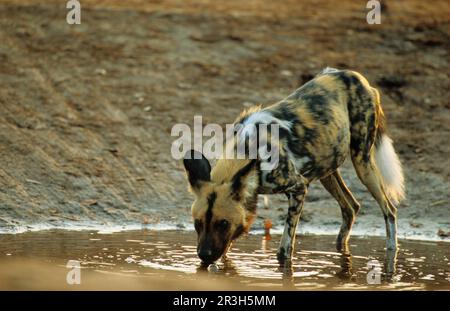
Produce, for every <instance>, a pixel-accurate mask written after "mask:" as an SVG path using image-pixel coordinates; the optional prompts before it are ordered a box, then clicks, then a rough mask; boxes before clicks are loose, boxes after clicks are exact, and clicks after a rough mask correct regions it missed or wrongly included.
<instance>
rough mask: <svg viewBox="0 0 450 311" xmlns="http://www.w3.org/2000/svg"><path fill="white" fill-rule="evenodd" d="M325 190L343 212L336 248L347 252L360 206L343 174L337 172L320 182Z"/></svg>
mask: <svg viewBox="0 0 450 311" xmlns="http://www.w3.org/2000/svg"><path fill="white" fill-rule="evenodd" d="M320 182H321V183H322V185H323V186H324V187H325V189H326V190H327V191H328V192H329V193H330V194H331V195H332V196H333V197H334V198H335V199H336V201H338V203H339V206H340V207H341V212H342V225H341V229H340V230H339V234H338V237H337V241H336V248H337V249H338V250H339V251H341V250H346V249H347V248H348V239H349V236H350V231H351V229H352V226H353V223H354V222H355V217H356V215H357V214H358V211H359V208H360V205H359V203H358V201H356V199H355V197H354V196H353V195H352V193H351V192H350V190H349V189H348V187H347V185H346V184H345V182H344V180H343V179H342V176H341V174H340V173H339V171H338V170H336V171H335V172H334V173H333V174H331V175H329V176H327V177H325V178H322V179H321V180H320Z"/></svg>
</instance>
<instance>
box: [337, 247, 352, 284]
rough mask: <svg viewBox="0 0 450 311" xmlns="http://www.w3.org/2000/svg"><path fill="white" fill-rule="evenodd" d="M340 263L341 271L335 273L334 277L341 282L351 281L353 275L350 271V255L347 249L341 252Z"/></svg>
mask: <svg viewBox="0 0 450 311" xmlns="http://www.w3.org/2000/svg"><path fill="white" fill-rule="evenodd" d="M340 262H341V268H342V269H341V270H340V271H339V272H337V273H336V276H337V277H338V278H340V279H342V280H346V281H351V280H352V277H353V276H354V275H353V270H352V254H351V253H350V250H349V249H347V250H344V251H342V254H341V258H340Z"/></svg>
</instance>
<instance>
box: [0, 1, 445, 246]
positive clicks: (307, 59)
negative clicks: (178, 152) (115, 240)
mask: <svg viewBox="0 0 450 311" xmlns="http://www.w3.org/2000/svg"><path fill="white" fill-rule="evenodd" d="M82 4H83V7H82V23H81V25H72V26H70V25H68V24H67V23H66V20H65V15H66V12H67V10H66V8H65V1H46V2H45V4H42V2H41V1H17V0H13V1H4V0H2V1H0V230H1V231H9V230H13V231H14V230H23V229H25V230H26V229H32V228H35V229H36V228H45V227H55V226H56V227H64V226H72V227H77V226H78V227H85V226H86V225H88V224H89V225H100V226H103V228H109V227H113V226H117V225H119V226H122V225H132V224H137V225H139V224H141V223H147V224H150V225H157V224H173V225H174V226H177V225H178V227H180V228H183V227H186V226H189V229H190V226H191V225H190V224H188V225H186V223H189V220H190V211H189V209H190V208H189V207H190V203H191V200H192V197H191V196H190V194H189V193H188V192H187V190H186V188H187V186H186V182H185V177H184V173H183V170H182V166H181V163H180V162H179V161H175V160H173V159H172V158H171V156H170V146H171V142H172V141H173V139H174V138H173V137H171V136H170V130H171V127H172V126H173V125H174V124H175V123H187V124H192V123H193V116H194V115H202V116H203V121H204V123H208V122H214V123H219V124H225V123H230V122H231V121H232V120H234V118H235V116H236V115H237V114H238V113H239V112H240V111H241V110H242V109H243V108H245V107H246V106H248V105H251V104H255V103H261V104H270V103H273V102H275V101H277V100H280V99H282V98H283V97H285V96H286V95H288V94H289V93H290V92H291V91H293V90H294V89H295V88H297V87H298V86H300V85H301V84H303V83H304V82H306V81H307V80H309V79H310V78H311V77H312V76H313V75H314V74H316V73H317V72H318V71H319V70H320V69H321V68H323V67H326V66H332V67H337V68H351V69H354V70H357V71H360V72H361V73H363V74H364V75H366V76H367V77H368V79H369V81H371V83H372V84H373V85H375V86H377V87H378V88H379V89H380V90H381V93H382V103H383V107H384V109H385V113H386V115H387V118H388V122H389V127H390V133H391V136H392V137H393V138H394V140H395V142H396V145H395V146H396V148H397V150H398V152H399V154H400V157H401V159H402V161H403V163H404V169H405V172H406V177H407V199H406V201H405V202H404V203H402V205H401V206H400V208H399V227H400V229H399V231H400V235H401V236H402V237H414V238H425V239H441V238H443V237H440V236H439V235H438V230H441V235H445V234H447V233H448V232H449V231H450V224H449V222H450V208H449V207H450V206H449V197H448V173H449V170H448V167H449V161H448V158H449V157H448V156H449V144H448V141H449V128H448V124H449V111H448V108H449V105H448V82H449V81H448V43H449V34H448V26H449V25H448V24H449V21H448V2H447V1H445V0H442V1H433V2H423V1H421V0H408V1H406V0H403V1H384V6H383V13H382V14H383V15H382V24H381V25H368V24H367V23H366V22H365V14H366V11H365V4H366V2H365V1H350V0H346V1H340V2H339V5H338V6H336V4H335V2H333V1H323V0H319V1H312V0H310V1H302V2H301V3H299V2H298V1H293V0H292V1H289V0H287V1H283V2H282V3H279V2H274V1H272V2H267V1H257V0H249V1H237V0H232V1H220V2H219V1H185V0H183V1H181V0H179V1H154V2H151V3H148V2H147V1H139V0H134V1H117V0H105V1H101V2H98V1H82ZM343 172H344V176H345V179H346V181H347V183H348V184H349V186H350V188H351V189H352V190H353V192H354V193H355V195H356V197H357V198H358V199H359V200H360V202H361V203H362V204H363V209H362V211H361V214H360V217H359V218H358V220H357V224H356V227H355V231H354V232H355V234H377V235H378V234H384V223H383V220H382V216H381V212H380V210H379V208H378V207H377V206H376V204H375V202H374V201H373V199H372V198H370V196H368V195H367V192H366V190H365V189H364V187H363V186H362V185H361V184H360V183H359V181H358V180H357V178H356V177H355V174H354V173H353V169H352V168H351V166H350V165H349V164H347V165H346V167H345V168H344V169H343ZM283 200H284V199H283V198H278V199H275V200H272V204H271V207H270V209H264V208H261V210H260V218H259V220H258V222H257V223H256V224H255V228H261V219H263V218H265V217H268V218H271V219H272V220H273V221H274V223H275V224H276V225H281V224H282V219H283V216H284V213H285V210H286V204H285V203H284V202H283ZM339 224H340V211H339V208H338V207H337V204H336V203H335V202H334V201H333V200H332V199H331V197H330V196H329V195H328V194H327V193H326V192H325V191H324V190H323V189H322V188H321V186H320V185H313V187H312V189H311V191H310V194H309V197H308V202H307V204H306V207H305V213H304V215H303V222H302V225H301V230H302V232H309V233H329V234H335V233H337V231H338V227H339ZM443 239H447V238H443Z"/></svg>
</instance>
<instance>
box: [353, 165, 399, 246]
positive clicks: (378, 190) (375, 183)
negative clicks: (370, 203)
mask: <svg viewBox="0 0 450 311" xmlns="http://www.w3.org/2000/svg"><path fill="white" fill-rule="evenodd" d="M352 160H353V165H354V167H355V169H356V173H357V174H358V177H359V179H360V180H361V182H362V183H363V184H364V185H365V186H366V187H367V189H368V190H369V192H370V193H371V194H372V196H373V197H374V199H375V200H376V201H377V202H378V205H380V208H381V210H382V211H383V215H384V221H385V223H386V237H387V241H386V248H387V249H388V250H394V249H396V248H397V208H396V207H395V206H394V205H393V204H392V203H391V201H390V200H389V198H388V197H387V195H386V193H385V190H384V187H383V183H382V180H381V177H380V173H379V171H378V168H377V166H376V164H375V162H374V160H373V159H372V158H371V159H370V160H369V161H368V162H366V161H364V160H360V159H358V158H355V157H352Z"/></svg>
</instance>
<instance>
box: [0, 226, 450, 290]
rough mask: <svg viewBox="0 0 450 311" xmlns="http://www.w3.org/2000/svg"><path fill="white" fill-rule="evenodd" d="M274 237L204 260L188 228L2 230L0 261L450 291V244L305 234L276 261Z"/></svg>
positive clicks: (278, 283)
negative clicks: (375, 272)
mask: <svg viewBox="0 0 450 311" xmlns="http://www.w3.org/2000/svg"><path fill="white" fill-rule="evenodd" d="M278 241H279V237H278V236H273V238H272V239H266V238H264V237H261V236H258V235H249V236H247V237H243V238H242V239H240V240H238V241H237V242H236V243H235V244H234V245H233V247H232V248H231V249H230V251H229V252H228V255H227V257H226V258H224V259H223V260H219V261H218V262H217V263H216V264H215V265H211V266H204V265H202V264H201V262H200V260H199V259H198V257H197V253H196V240H195V234H193V233H190V232H170V231H164V232H161V231H160V232H157V231H156V232H155V231H135V232H121V233H113V234H98V233H95V232H67V231H47V232H33V233H25V234H20V235H0V265H1V260H14V259H19V258H33V259H38V260H42V261H45V262H51V263H54V264H55V265H58V266H64V265H65V263H66V262H67V260H69V259H71V260H79V261H80V262H81V265H82V268H84V269H90V270H92V271H98V270H101V271H103V272H104V271H115V272H120V273H122V274H134V275H136V274H138V275H142V276H145V275H161V274H165V273H172V274H176V275H177V276H178V277H179V278H181V279H183V278H185V279H186V280H191V281H192V280H194V281H195V279H196V278H197V277H198V276H200V275H202V276H204V277H205V276H206V277H208V278H212V279H215V278H226V279H227V280H231V281H236V282H238V283H239V285H242V286H251V287H259V288H267V289H269V288H270V289H277V288H280V289H281V288H283V289H375V288H381V289H417V288H421V289H435V288H436V289H438V288H439V289H449V280H450V274H449V270H450V269H449V267H450V264H449V257H450V255H449V248H448V245H449V244H448V243H437V242H418V241H401V242H400V243H401V248H400V251H399V252H397V251H388V252H385V251H384V243H385V242H384V239H383V238H357V237H353V238H352V240H351V245H350V249H347V250H345V251H343V252H334V251H331V250H334V249H335V244H334V237H332V236H302V238H301V239H298V240H297V243H296V247H295V253H294V257H293V259H292V261H289V262H286V263H285V264H284V265H282V266H280V265H279V263H278V261H277V259H276V251H277V247H278ZM300 242H301V244H300ZM350 250H351V252H350ZM431 250H432V251H431ZM371 260H377V261H379V262H380V263H384V264H382V266H383V269H384V273H383V278H382V282H381V284H368V282H367V275H368V272H369V271H370V269H369V267H368V266H367V264H368V262H369V261H371Z"/></svg>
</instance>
